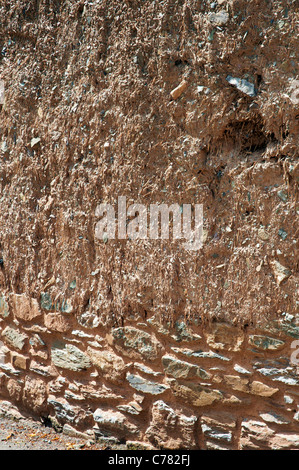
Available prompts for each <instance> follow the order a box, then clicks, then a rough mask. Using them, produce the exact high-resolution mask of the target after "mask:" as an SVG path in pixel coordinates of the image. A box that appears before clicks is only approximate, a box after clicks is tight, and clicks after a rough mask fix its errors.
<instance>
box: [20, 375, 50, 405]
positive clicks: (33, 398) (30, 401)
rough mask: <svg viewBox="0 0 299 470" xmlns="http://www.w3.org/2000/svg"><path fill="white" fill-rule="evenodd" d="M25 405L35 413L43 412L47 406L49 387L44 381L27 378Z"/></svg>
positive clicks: (24, 391)
mask: <svg viewBox="0 0 299 470" xmlns="http://www.w3.org/2000/svg"><path fill="white" fill-rule="evenodd" d="M23 403H24V405H25V406H26V407H28V408H30V409H31V410H33V411H34V412H42V411H44V410H45V409H46V405H47V385H46V383H45V382H44V381H43V380H40V379H36V378H33V377H29V376H27V377H26V379H25V385H24V390H23Z"/></svg>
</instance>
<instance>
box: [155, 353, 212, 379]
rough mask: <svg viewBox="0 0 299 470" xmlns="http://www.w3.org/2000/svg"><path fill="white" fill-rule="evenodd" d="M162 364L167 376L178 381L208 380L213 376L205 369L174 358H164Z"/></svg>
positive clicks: (166, 356)
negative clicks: (196, 378)
mask: <svg viewBox="0 0 299 470" xmlns="http://www.w3.org/2000/svg"><path fill="white" fill-rule="evenodd" d="M162 364H163V367H164V370H165V372H166V374H168V375H172V376H173V377H175V378H176V379H192V378H195V377H200V378H201V379H208V378H210V377H211V374H208V373H207V372H206V371H205V370H204V369H202V368H200V367H198V366H197V365H194V364H191V363H189V362H185V361H180V360H179V359H177V358H176V357H174V356H169V355H165V356H163V357H162Z"/></svg>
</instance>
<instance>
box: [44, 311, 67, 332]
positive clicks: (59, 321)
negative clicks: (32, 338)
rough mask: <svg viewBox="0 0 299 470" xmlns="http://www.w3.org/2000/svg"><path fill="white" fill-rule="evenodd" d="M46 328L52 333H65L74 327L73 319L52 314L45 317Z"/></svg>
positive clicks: (59, 314)
mask: <svg viewBox="0 0 299 470" xmlns="http://www.w3.org/2000/svg"><path fill="white" fill-rule="evenodd" d="M44 323H45V326H46V327H47V328H48V329H49V330H51V331H58V332H60V333H65V332H67V331H69V330H70V329H71V328H72V326H73V319H72V318H70V317H68V316H65V315H63V314H61V313H58V312H51V313H48V314H46V315H45V316H44Z"/></svg>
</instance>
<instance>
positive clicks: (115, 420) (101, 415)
mask: <svg viewBox="0 0 299 470" xmlns="http://www.w3.org/2000/svg"><path fill="white" fill-rule="evenodd" d="M93 419H94V420H95V422H96V423H97V425H98V427H99V429H108V430H110V429H112V430H114V431H117V432H118V434H121V435H127V434H128V433H129V434H137V435H138V434H139V430H138V428H137V426H135V425H134V424H132V423H130V422H129V421H128V420H127V418H126V416H125V415H123V414H122V413H120V412H119V411H113V410H102V409H101V408H97V409H96V411H95V412H94V414H93Z"/></svg>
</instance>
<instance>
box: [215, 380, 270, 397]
mask: <svg viewBox="0 0 299 470" xmlns="http://www.w3.org/2000/svg"><path fill="white" fill-rule="evenodd" d="M224 380H225V382H226V383H227V384H228V385H230V386H231V387H232V389H233V390H238V391H239V392H244V393H250V394H253V395H259V396H261V397H271V396H272V395H274V394H275V393H276V392H278V391H279V389H278V388H272V387H269V386H268V385H265V384H264V383H262V382H258V381H253V382H250V381H249V379H247V378H245V377H239V376H238V375H225V376H224Z"/></svg>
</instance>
